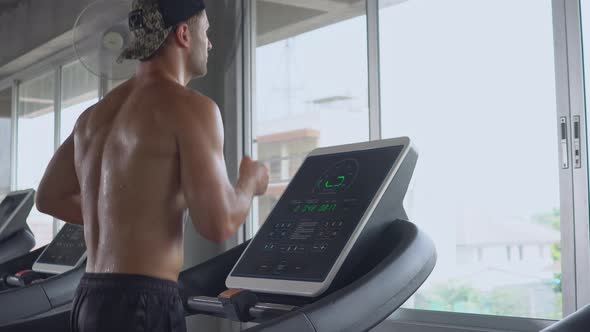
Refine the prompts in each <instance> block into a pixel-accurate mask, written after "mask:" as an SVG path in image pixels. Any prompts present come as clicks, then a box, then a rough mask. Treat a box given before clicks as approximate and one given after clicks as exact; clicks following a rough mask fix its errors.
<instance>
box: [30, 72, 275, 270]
mask: <svg viewBox="0 0 590 332" xmlns="http://www.w3.org/2000/svg"><path fill="white" fill-rule="evenodd" d="M70 158H72V159H74V160H73V163H72V162H71V161H70V162H68V160H69V159H70ZM70 163H71V164H72V165H73V166H72V167H71V169H70V166H69V164H70ZM71 173H75V174H71ZM72 175H74V176H73V177H72ZM267 185H268V171H267V170H266V168H265V167H264V166H262V165H261V164H259V163H257V162H254V161H252V160H250V159H249V158H244V160H242V163H241V166H240V179H239V180H238V183H237V184H236V186H235V187H234V186H232V185H231V184H230V182H229V179H228V177H227V172H226V168H225V160H224V157H223V125H222V122H221V115H220V113H219V109H218V108H217V106H216V105H215V103H214V102H213V101H211V100H210V99H209V98H207V97H205V96H203V95H200V94H198V93H196V92H194V91H190V90H188V89H186V88H185V87H184V86H182V85H179V84H177V83H175V82H171V81H165V80H163V79H162V78H161V77H157V76H154V77H144V78H143V79H138V78H133V79H131V80H129V81H127V82H126V83H124V84H122V85H121V86H119V87H118V88H116V89H115V90H113V91H112V92H111V93H109V94H108V95H107V96H106V97H105V98H104V99H103V100H101V101H100V102H99V103H97V104H96V105H94V106H93V107H91V108H90V109H88V110H87V111H86V112H84V113H83V114H82V115H81V116H80V118H79V119H78V122H77V123H76V127H75V129H74V132H73V133H72V135H71V136H70V137H69V138H68V139H67V140H66V141H65V142H64V144H63V145H62V146H61V147H60V149H59V150H58V152H57V153H56V155H55V156H54V159H53V160H52V161H51V163H50V165H49V167H48V170H47V172H46V175H45V176H44V179H43V180H42V183H41V185H40V186H39V193H38V197H37V205H38V208H39V209H40V211H42V212H46V213H48V214H51V215H53V216H55V217H57V218H60V219H63V220H66V221H68V222H74V223H80V224H82V223H83V225H84V226H85V229H84V233H85V239H86V244H87V247H88V261H87V267H86V270H87V272H91V273H123V274H138V275H145V276H151V277H156V278H160V279H167V280H173V281H176V280H177V277H178V273H179V271H180V268H181V266H182V264H183V238H184V225H183V222H182V219H183V218H182V217H183V213H184V211H185V210H186V209H187V208H188V210H189V212H190V215H191V217H192V221H193V225H194V226H195V228H196V230H197V231H198V232H199V233H201V235H203V236H204V237H205V238H208V239H210V240H212V241H217V242H221V241H223V240H225V239H227V238H228V237H229V236H231V235H232V234H234V233H235V231H236V230H237V229H238V228H239V227H240V225H241V224H242V222H243V221H244V219H245V218H246V216H247V212H248V210H249V206H250V203H251V199H252V197H253V196H254V195H260V194H262V193H263V192H264V191H265V190H266V186H267ZM56 191H62V192H63V193H62V195H60V194H59V193H56ZM66 194H67V195H71V196H73V197H76V199H74V201H75V200H77V201H78V202H79V203H78V205H79V207H78V209H79V212H77V213H73V212H71V211H72V210H73V209H72V208H70V206H66V205H65V204H64V203H63V202H67V199H65V198H64V199H61V200H59V199H58V198H60V196H61V197H65V196H66ZM76 195H77V196H76ZM60 204H61V205H62V206H63V207H60V206H59V205H60ZM71 205H75V203H74V204H71Z"/></svg>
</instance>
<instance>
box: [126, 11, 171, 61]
mask: <svg viewBox="0 0 590 332" xmlns="http://www.w3.org/2000/svg"><path fill="white" fill-rule="evenodd" d="M129 29H130V31H131V40H130V42H129V45H128V46H127V47H126V48H125V50H123V53H121V55H120V56H119V59H118V60H117V62H122V61H123V60H124V59H137V60H145V59H148V58H149V57H151V56H152V55H154V53H156V51H157V50H158V49H159V48H160V46H162V44H164V41H166V38H167V37H168V35H169V34H170V31H172V27H169V28H166V27H165V23H164V18H163V17H162V13H161V12H160V8H159V5H158V1H157V0H133V3H132V5H131V12H130V13H129Z"/></svg>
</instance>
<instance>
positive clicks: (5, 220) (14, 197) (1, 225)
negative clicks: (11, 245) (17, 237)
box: [0, 189, 35, 240]
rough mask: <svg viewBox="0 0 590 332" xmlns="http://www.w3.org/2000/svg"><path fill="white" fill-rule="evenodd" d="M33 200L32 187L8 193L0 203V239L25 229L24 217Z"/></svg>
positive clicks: (33, 192) (25, 217) (27, 213)
mask: <svg viewBox="0 0 590 332" xmlns="http://www.w3.org/2000/svg"><path fill="white" fill-rule="evenodd" d="M34 201H35V191H34V190H32V189H29V190H23V191H16V192H12V193H10V194H8V195H7V196H6V197H5V198H4V199H3V200H2V202H1V203H0V240H3V239H6V238H8V237H10V236H11V235H12V234H14V233H16V232H18V231H20V230H23V229H26V227H27V224H26V219H27V216H28V215H29V212H30V211H31V208H32V207H33V204H34Z"/></svg>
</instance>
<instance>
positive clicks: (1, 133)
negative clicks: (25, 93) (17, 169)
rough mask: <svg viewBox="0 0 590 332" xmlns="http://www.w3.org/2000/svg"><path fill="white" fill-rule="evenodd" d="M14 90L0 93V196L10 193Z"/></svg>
mask: <svg viewBox="0 0 590 332" xmlns="http://www.w3.org/2000/svg"><path fill="white" fill-rule="evenodd" d="M11 116H12V89H6V90H2V91H0V196H2V195H4V194H7V193H8V192H10V173H11V165H12V164H11V160H12V158H11V155H10V154H11V151H12V145H11V136H12V121H11Z"/></svg>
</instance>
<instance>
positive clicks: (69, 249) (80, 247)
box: [33, 224, 86, 274]
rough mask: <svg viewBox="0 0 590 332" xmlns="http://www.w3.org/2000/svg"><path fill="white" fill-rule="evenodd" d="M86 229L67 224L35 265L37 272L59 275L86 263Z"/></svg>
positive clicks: (34, 268)
mask: <svg viewBox="0 0 590 332" xmlns="http://www.w3.org/2000/svg"><path fill="white" fill-rule="evenodd" d="M85 258H86V243H85V242H84V227H83V226H80V225H73V224H65V225H64V226H63V227H62V229H61V230H60V231H59V233H57V236H56V237H55V238H54V239H53V241H51V243H50V244H49V245H48V246H47V248H45V250H44V251H43V253H42V254H41V255H40V256H39V258H37V261H36V262H35V264H34V265H33V270H34V271H35V272H43V273H51V274H59V273H64V272H66V271H68V270H71V269H73V268H75V267H77V266H79V265H80V264H82V263H83V262H84V259H85Z"/></svg>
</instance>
